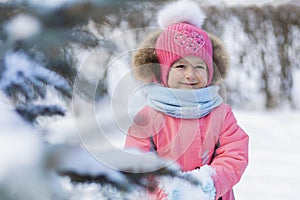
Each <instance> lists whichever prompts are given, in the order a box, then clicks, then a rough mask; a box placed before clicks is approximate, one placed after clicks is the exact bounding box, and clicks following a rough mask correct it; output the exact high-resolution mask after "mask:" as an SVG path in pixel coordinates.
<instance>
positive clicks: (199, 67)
mask: <svg viewBox="0 0 300 200" xmlns="http://www.w3.org/2000/svg"><path fill="white" fill-rule="evenodd" d="M195 68H196V69H206V66H204V65H197V66H195Z"/></svg>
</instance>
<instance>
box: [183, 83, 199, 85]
mask: <svg viewBox="0 0 300 200" xmlns="http://www.w3.org/2000/svg"><path fill="white" fill-rule="evenodd" d="M181 84H183V85H197V84H198V83H181Z"/></svg>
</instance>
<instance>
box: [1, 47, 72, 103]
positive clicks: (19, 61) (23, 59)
mask: <svg viewBox="0 0 300 200" xmlns="http://www.w3.org/2000/svg"><path fill="white" fill-rule="evenodd" d="M4 66H5V71H4V72H3V74H2V77H1V80H0V88H1V89H3V90H7V89H8V88H9V87H11V86H12V85H16V86H19V87H21V89H22V90H23V92H25V93H26V95H28V97H29V98H33V97H34V91H33V89H32V87H30V85H29V84H28V82H30V83H31V84H33V85H34V86H37V87H41V86H43V83H48V84H51V85H53V86H54V87H56V88H58V89H61V90H63V91H70V90H71V87H70V86H69V84H68V82H67V81H66V80H65V79H63V78H62V77H60V76H59V75H58V74H56V73H55V72H53V71H50V70H48V69H47V68H45V67H43V66H42V65H40V64H39V63H36V62H35V61H33V60H31V59H30V58H29V56H28V55H27V54H26V53H25V52H23V51H18V52H8V53H7V54H6V55H5V57H4Z"/></svg>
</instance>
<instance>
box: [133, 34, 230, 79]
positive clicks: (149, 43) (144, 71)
mask: <svg viewBox="0 0 300 200" xmlns="http://www.w3.org/2000/svg"><path fill="white" fill-rule="evenodd" d="M161 33H162V31H156V32H154V33H151V34H150V35H149V36H148V37H147V38H146V39H145V40H144V41H143V42H142V43H141V44H140V46H139V48H138V49H137V52H136V53H135V54H134V57H133V62H132V65H133V69H134V74H135V76H136V78H137V79H139V80H142V81H144V82H153V81H158V82H160V80H159V79H160V65H159V62H158V58H157V56H156V51H155V45H156V41H157V38H158V37H159V36H160V34H161ZM208 35H209V37H210V40H211V42H212V48H213V64H214V73H213V79H212V83H211V84H217V83H219V82H220V81H221V80H222V79H224V78H226V75H227V72H228V71H229V55H228V53H227V51H226V49H225V46H224V44H223V42H222V41H221V40H220V39H219V38H218V37H217V36H214V35H212V34H211V33H208Z"/></svg>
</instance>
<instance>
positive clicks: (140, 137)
mask: <svg viewBox="0 0 300 200" xmlns="http://www.w3.org/2000/svg"><path fill="white" fill-rule="evenodd" d="M163 123H164V118H163V116H162V115H161V114H159V112H157V111H155V110H153V109H151V108H150V107H147V106H146V107H144V108H143V109H142V110H141V111H140V112H138V114H137V115H136V116H135V118H134V120H133V123H132V125H131V126H130V127H129V129H128V133H127V136H126V140H125V148H134V149H138V150H140V151H144V152H148V151H152V150H153V148H155V147H154V146H155V144H154V143H153V140H152V139H151V138H152V137H153V136H154V135H155V134H156V133H158V132H159V131H160V130H161V128H162V126H163Z"/></svg>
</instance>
